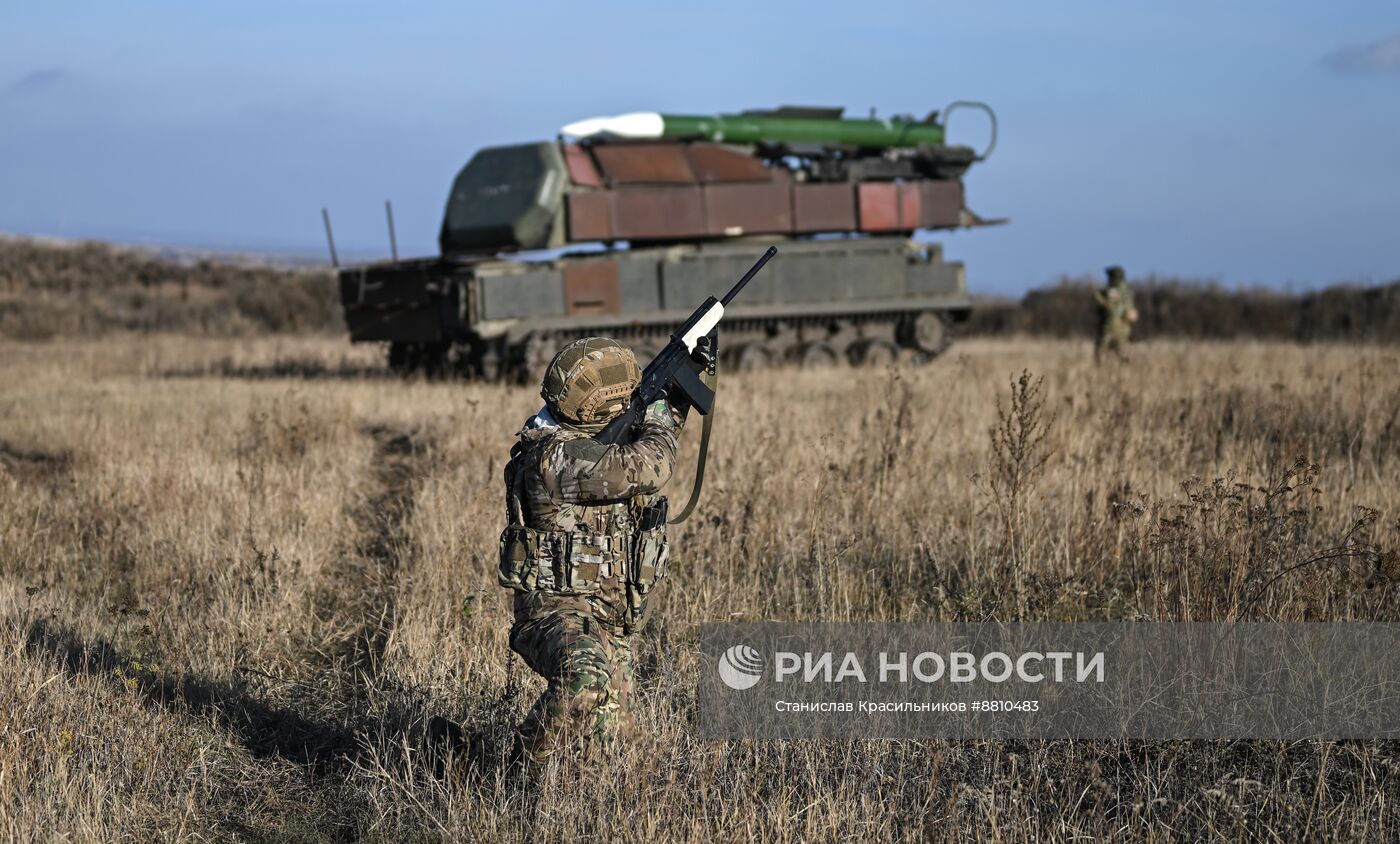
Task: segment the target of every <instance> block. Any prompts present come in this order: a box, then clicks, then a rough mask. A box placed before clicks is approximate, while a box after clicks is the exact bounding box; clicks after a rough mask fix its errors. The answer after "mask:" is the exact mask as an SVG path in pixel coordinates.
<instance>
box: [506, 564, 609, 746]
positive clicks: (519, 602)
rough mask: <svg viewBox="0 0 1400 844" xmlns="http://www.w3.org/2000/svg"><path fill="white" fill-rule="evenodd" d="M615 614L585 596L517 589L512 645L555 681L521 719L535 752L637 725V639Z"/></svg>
mask: <svg viewBox="0 0 1400 844" xmlns="http://www.w3.org/2000/svg"><path fill="white" fill-rule="evenodd" d="M609 615H611V613H609V612H608V611H607V610H606V608H603V607H598V606H596V605H594V604H592V603H591V602H590V601H588V600H587V599H585V598H582V597H579V596H572V595H559V594H555V593H549V592H529V593H523V594H517V595H516V598H515V624H514V626H512V627H511V631H510V647H511V650H513V651H515V652H516V653H518V654H520V656H521V658H523V659H524V660H525V664H526V665H528V666H530V668H531V669H532V670H534V672H535V673H536V674H539V675H540V676H541V677H544V678H545V680H546V681H548V683H549V685H548V686H547V687H546V688H545V690H544V693H543V694H542V695H540V698H539V700H537V701H535V705H534V706H533V707H531V709H530V712H529V714H528V715H526V716H525V721H524V722H523V723H522V724H521V725H520V747H521V750H522V752H523V753H524V754H525V755H526V756H528V757H530V758H531V759H533V760H535V761H542V760H544V759H546V758H548V757H549V755H550V754H551V753H553V752H554V751H555V750H556V749H558V748H559V747H561V746H563V745H565V744H567V743H571V742H573V741H578V742H580V743H582V744H584V745H590V744H591V745H594V746H608V745H611V744H613V743H614V742H615V741H616V740H617V739H618V737H619V736H620V735H622V734H623V733H625V732H627V731H628V730H630V729H631V726H632V714H631V710H630V704H631V697H632V691H633V676H632V663H633V654H632V642H631V639H630V637H629V636H628V635H626V634H625V633H624V632H623V629H622V627H621V625H620V624H616V623H610V622H611V621H612V620H611V619H609V618H608V616H609Z"/></svg>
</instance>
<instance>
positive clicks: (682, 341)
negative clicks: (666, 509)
mask: <svg viewBox="0 0 1400 844" xmlns="http://www.w3.org/2000/svg"><path fill="white" fill-rule="evenodd" d="M777 254H778V249H777V247H775V246H770V247H768V251H766V252H764V253H763V257H761V258H759V259H758V262H757V263H756V264H754V265H753V266H752V267H750V268H749V271H748V272H746V273H744V277H743V278H741V279H739V281H738V282H737V283H736V284H735V285H734V286H733V287H731V288H729V292H728V293H726V294H724V298H723V299H716V298H715V297H713V296H711V297H710V298H708V299H706V300H705V302H704V304H702V305H701V306H700V307H698V308H696V309H695V312H694V313H692V314H691V315H690V317H689V318H688V319H686V321H685V322H683V323H681V325H680V327H679V328H677V329H676V332H675V333H674V334H672V335H671V339H670V341H669V342H668V343H667V344H666V347H665V348H663V349H662V350H661V351H659V352H657V353H656V357H654V358H652V359H651V362H650V363H648V364H647V365H646V369H644V370H642V380H641V383H639V384H638V385H637V389H636V390H634V391H633V392H632V398H631V399H630V400H629V401H628V403H627V409H626V410H624V411H623V412H622V413H621V414H619V415H618V416H617V417H616V418H615V419H613V420H612V421H611V422H609V423H608V425H607V427H605V428H604V429H603V430H602V431H599V432H598V434H597V435H596V437H595V439H597V440H598V441H599V442H603V443H624V442H628V441H630V439H631V437H632V431H633V429H634V428H635V427H636V425H637V421H638V420H639V419H641V418H642V416H643V415H644V414H645V413H646V409H647V408H648V407H650V406H651V405H652V404H653V403H655V402H658V401H660V400H662V399H666V400H668V401H670V402H671V404H672V405H673V406H675V407H677V408H678V409H681V410H683V411H684V410H685V409H687V408H690V407H693V408H695V409H696V410H697V411H699V412H700V414H701V415H702V416H704V417H705V425H704V428H703V429H702V430H701V433H700V456H699V459H698V462H697V465H696V469H695V486H694V487H693V488H692V489H691V493H690V501H689V502H688V503H687V504H686V506H685V509H684V510H683V511H682V512H681V514H680V515H679V516H677V517H676V518H674V519H672V520H671V524H675V523H677V522H681V521H684V520H685V518H686V517H687V516H689V515H690V511H691V510H693V509H694V508H695V503H696V502H697V501H698V500H699V499H700V487H701V484H702V483H703V482H704V479H705V454H706V452H707V451H708V449H709V443H710V425H711V424H712V423H713V419H714V417H713V413H712V412H713V410H714V406H715V391H714V389H713V388H712V387H710V386H709V385H708V384H706V383H705V382H704V381H703V380H702V379H701V377H700V376H701V374H702V373H707V374H709V375H710V376H716V375H717V371H716V368H715V367H716V364H717V360H718V357H719V345H718V335H719V322H720V320H721V319H723V318H724V308H725V306H726V305H728V304H729V303H730V302H732V301H734V297H735V296H738V295H739V292H740V291H741V290H743V289H744V285H746V284H748V283H749V280H750V279H752V278H753V277H754V276H755V275H757V274H758V271H759V270H761V269H763V265H764V264H766V263H768V261H769V259H771V258H772V257H773V256H774V255H777Z"/></svg>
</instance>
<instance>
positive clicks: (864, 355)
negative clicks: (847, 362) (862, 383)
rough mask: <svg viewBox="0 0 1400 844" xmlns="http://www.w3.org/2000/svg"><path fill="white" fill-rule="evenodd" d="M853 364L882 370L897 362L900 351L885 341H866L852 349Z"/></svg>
mask: <svg viewBox="0 0 1400 844" xmlns="http://www.w3.org/2000/svg"><path fill="white" fill-rule="evenodd" d="M852 352H853V354H852V358H853V361H852V362H853V363H855V365H856V366H865V367H869V368H872V369H882V368H884V367H886V366H889V365H890V364H892V363H894V362H895V359H896V358H898V357H899V350H898V349H896V348H895V347H894V346H891V345H890V344H889V343H886V342H884V341H883V340H866V341H864V342H862V343H860V344H858V345H857V346H856V347H855V348H854V349H852Z"/></svg>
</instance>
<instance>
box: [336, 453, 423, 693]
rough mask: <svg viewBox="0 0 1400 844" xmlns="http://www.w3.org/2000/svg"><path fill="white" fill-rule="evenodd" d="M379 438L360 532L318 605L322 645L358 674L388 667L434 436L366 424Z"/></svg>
mask: <svg viewBox="0 0 1400 844" xmlns="http://www.w3.org/2000/svg"><path fill="white" fill-rule="evenodd" d="M364 431H365V433H366V434H368V435H369V436H370V437H371V439H372V440H373V443H374V454H373V457H372V459H371V466H370V485H371V486H370V493H369V495H368V496H367V497H366V498H365V499H364V501H363V503H362V504H360V505H359V507H358V508H357V510H356V512H355V517H354V520H355V523H356V524H357V525H358V526H359V528H360V534H359V536H358V537H357V538H356V539H355V544H354V547H353V548H352V549H350V551H349V553H347V554H346V555H345V556H344V558H343V559H342V560H341V562H340V564H339V565H338V566H336V567H335V568H334V569H333V570H332V571H331V572H330V573H329V575H328V576H327V577H325V579H324V580H323V582H322V583H321V584H320V585H319V587H318V589H317V592H316V596H315V606H316V609H317V617H318V618H319V619H321V620H322V621H323V627H324V630H323V632H324V634H325V635H324V638H323V639H321V643H320V645H319V646H318V648H317V650H318V651H319V652H320V653H322V654H323V655H324V656H325V657H326V658H327V661H328V662H329V663H330V664H331V665H332V666H334V667H336V668H338V669H343V670H346V671H348V672H350V674H352V675H353V676H354V677H356V678H358V679H357V680H356V681H357V682H361V683H363V682H369V681H370V680H371V679H372V678H374V677H377V676H378V675H379V673H380V671H381V670H382V667H383V660H384V652H385V650H386V648H387V647H388V645H389V642H390V639H391V637H392V635H393V630H394V625H395V623H396V621H397V609H398V608H397V597H398V576H399V573H400V571H401V570H402V569H403V568H404V567H405V563H406V561H407V560H408V559H409V558H410V557H411V556H412V555H413V554H414V553H415V552H414V543H413V536H412V532H411V529H410V527H409V523H410V521H411V520H412V518H413V508H414V503H415V492H416V487H417V484H418V482H419V480H420V479H421V478H422V477H423V476H424V475H425V474H427V472H428V470H429V466H428V463H427V461H428V453H429V451H430V448H431V438H430V437H428V436H426V435H424V434H422V433H421V432H415V431H408V430H401V429H396V428H391V427H388V426H384V425H374V426H368V427H366V428H365V429H364Z"/></svg>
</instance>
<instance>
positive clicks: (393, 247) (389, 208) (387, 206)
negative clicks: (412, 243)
mask: <svg viewBox="0 0 1400 844" xmlns="http://www.w3.org/2000/svg"><path fill="white" fill-rule="evenodd" d="M384 216H385V217H387V218H389V252H390V253H391V254H392V255H393V256H394V260H395V261H397V260H398V259H399V241H398V238H396V237H394V206H393V205H392V204H391V203H390V202H389V200H387V199H386V200H384Z"/></svg>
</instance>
